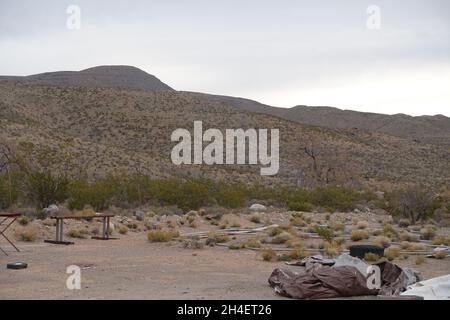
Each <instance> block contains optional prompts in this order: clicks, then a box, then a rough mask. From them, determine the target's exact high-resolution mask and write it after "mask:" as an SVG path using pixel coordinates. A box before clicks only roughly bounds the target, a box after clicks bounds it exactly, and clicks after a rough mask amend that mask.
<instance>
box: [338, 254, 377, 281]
mask: <svg viewBox="0 0 450 320" xmlns="http://www.w3.org/2000/svg"><path fill="white" fill-rule="evenodd" d="M334 266H335V267H340V266H352V267H355V268H356V269H358V270H359V272H361V273H362V274H363V275H364V276H367V267H369V265H368V264H367V263H365V262H364V261H362V260H361V259H359V258H356V257H352V256H351V255H349V254H348V253H343V254H341V255H340V256H339V257H337V258H336V263H335V264H334Z"/></svg>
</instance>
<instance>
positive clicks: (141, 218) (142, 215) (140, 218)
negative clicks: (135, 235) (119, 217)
mask: <svg viewBox="0 0 450 320" xmlns="http://www.w3.org/2000/svg"><path fill="white" fill-rule="evenodd" d="M134 216H135V217H136V220H137V221H144V218H145V213H144V212H143V211H136V212H135V213H134Z"/></svg>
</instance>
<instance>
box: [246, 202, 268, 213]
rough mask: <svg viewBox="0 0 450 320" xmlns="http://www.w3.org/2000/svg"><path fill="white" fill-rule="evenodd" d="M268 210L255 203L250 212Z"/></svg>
mask: <svg viewBox="0 0 450 320" xmlns="http://www.w3.org/2000/svg"><path fill="white" fill-rule="evenodd" d="M266 210H267V207H266V206H264V205H262V204H259V203H255V204H252V205H251V206H250V211H254V212H264V211H266Z"/></svg>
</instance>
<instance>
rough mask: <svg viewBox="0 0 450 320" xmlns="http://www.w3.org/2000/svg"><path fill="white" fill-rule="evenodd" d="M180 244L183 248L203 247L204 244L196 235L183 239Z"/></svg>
mask: <svg viewBox="0 0 450 320" xmlns="http://www.w3.org/2000/svg"><path fill="white" fill-rule="evenodd" d="M182 246H183V248H185V249H203V247H204V246H205V244H204V243H203V242H202V241H201V240H200V239H199V238H198V237H197V238H196V237H194V238H192V239H185V240H183V243H182Z"/></svg>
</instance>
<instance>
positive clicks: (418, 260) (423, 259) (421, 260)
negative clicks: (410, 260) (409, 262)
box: [415, 256, 427, 264]
mask: <svg viewBox="0 0 450 320" xmlns="http://www.w3.org/2000/svg"><path fill="white" fill-rule="evenodd" d="M426 261H427V258H426V257H425V256H417V257H416V259H415V263H416V264H422V263H425V262H426Z"/></svg>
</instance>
